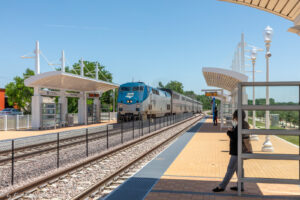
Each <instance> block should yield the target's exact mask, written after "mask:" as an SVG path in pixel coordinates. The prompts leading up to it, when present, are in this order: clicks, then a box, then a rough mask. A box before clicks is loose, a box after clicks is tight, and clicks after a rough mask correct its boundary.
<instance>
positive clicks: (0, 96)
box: [0, 88, 6, 111]
mask: <svg viewBox="0 0 300 200" xmlns="http://www.w3.org/2000/svg"><path fill="white" fill-rule="evenodd" d="M5 102H6V100H5V89H3V88H0V111H1V110H3V109H4V108H5Z"/></svg>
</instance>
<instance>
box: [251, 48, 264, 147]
mask: <svg viewBox="0 0 300 200" xmlns="http://www.w3.org/2000/svg"><path fill="white" fill-rule="evenodd" d="M257 51H261V50H260V49H257V48H256V47H254V46H253V47H252V49H251V61H252V67H253V71H252V72H253V74H252V76H253V77H252V80H253V96H252V104H253V105H255V87H254V82H255V63H256V56H257ZM252 126H253V129H255V127H256V112H255V110H253V111H252ZM250 139H251V140H253V141H257V140H258V136H257V135H254V134H252V135H251V136H250Z"/></svg>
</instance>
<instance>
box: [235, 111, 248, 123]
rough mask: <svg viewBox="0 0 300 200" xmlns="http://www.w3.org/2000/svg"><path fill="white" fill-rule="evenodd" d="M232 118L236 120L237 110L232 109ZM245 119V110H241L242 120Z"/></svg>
mask: <svg viewBox="0 0 300 200" xmlns="http://www.w3.org/2000/svg"><path fill="white" fill-rule="evenodd" d="M232 118H233V119H237V120H238V110H235V111H234V113H233V115H232ZM245 119H246V113H245V111H243V110H242V120H243V121H245Z"/></svg>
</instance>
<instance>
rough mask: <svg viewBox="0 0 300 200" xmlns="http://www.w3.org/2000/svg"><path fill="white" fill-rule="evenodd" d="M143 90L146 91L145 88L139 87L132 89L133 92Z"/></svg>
mask: <svg viewBox="0 0 300 200" xmlns="http://www.w3.org/2000/svg"><path fill="white" fill-rule="evenodd" d="M143 90H144V87H143V86H137V87H133V88H132V91H143Z"/></svg>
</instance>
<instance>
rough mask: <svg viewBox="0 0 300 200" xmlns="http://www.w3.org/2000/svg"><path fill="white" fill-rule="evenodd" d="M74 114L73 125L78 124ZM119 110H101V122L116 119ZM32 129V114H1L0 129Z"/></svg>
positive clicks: (76, 115) (76, 114)
mask: <svg viewBox="0 0 300 200" xmlns="http://www.w3.org/2000/svg"><path fill="white" fill-rule="evenodd" d="M70 115H72V116H73V125H78V124H79V123H78V113H70ZM116 120H117V112H101V116H100V120H99V122H106V121H116ZM22 129H31V115H0V131H10V130H22Z"/></svg>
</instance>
